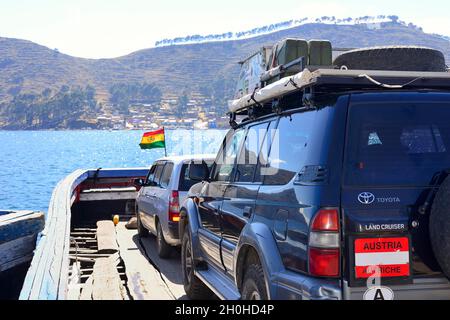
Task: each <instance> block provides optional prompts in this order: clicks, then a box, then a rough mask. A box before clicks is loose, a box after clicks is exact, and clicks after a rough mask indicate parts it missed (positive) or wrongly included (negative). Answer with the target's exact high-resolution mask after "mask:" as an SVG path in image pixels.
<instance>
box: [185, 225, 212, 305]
mask: <svg viewBox="0 0 450 320" xmlns="http://www.w3.org/2000/svg"><path fill="white" fill-rule="evenodd" d="M181 268H182V273H183V286H184V291H185V292H186V295H187V296H188V298H189V299H192V300H205V299H210V298H211V297H213V295H214V294H213V293H212V292H211V290H209V288H208V287H207V286H206V285H205V284H204V283H203V282H202V281H201V280H200V279H199V278H197V277H196V276H195V274H194V257H193V255H192V241H191V233H190V231H189V229H188V227H186V231H185V232H184V235H183V240H182V241H181Z"/></svg>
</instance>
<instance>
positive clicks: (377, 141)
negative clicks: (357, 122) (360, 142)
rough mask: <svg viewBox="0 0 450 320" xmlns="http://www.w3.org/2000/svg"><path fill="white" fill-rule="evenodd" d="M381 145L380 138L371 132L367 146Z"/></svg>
mask: <svg viewBox="0 0 450 320" xmlns="http://www.w3.org/2000/svg"><path fill="white" fill-rule="evenodd" d="M377 144H379V145H382V144H383V143H382V142H381V140H380V137H378V134H377V133H376V132H371V133H369V141H368V142H367V145H368V146H373V145H377Z"/></svg>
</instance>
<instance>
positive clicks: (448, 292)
mask: <svg viewBox="0 0 450 320" xmlns="http://www.w3.org/2000/svg"><path fill="white" fill-rule="evenodd" d="M388 287H389V288H390V289H391V290H392V291H393V292H394V300H450V282H449V281H448V280H447V279H446V278H444V277H433V278H430V277H428V278H415V279H414V281H413V283H412V284H409V285H398V286H389V285H388ZM366 290H367V288H366V287H357V288H350V287H348V283H347V282H345V281H344V290H343V292H344V299H347V300H361V299H363V295H364V293H365V292H366Z"/></svg>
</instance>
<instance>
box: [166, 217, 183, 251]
mask: <svg viewBox="0 0 450 320" xmlns="http://www.w3.org/2000/svg"><path fill="white" fill-rule="evenodd" d="M167 233H168V234H167V235H165V238H166V239H165V240H166V242H167V243H168V244H170V245H172V246H179V245H180V244H181V241H180V236H179V232H178V222H172V221H169V222H168V223H167Z"/></svg>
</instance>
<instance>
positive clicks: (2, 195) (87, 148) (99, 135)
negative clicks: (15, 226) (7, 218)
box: [0, 130, 226, 211]
mask: <svg viewBox="0 0 450 320" xmlns="http://www.w3.org/2000/svg"><path fill="white" fill-rule="evenodd" d="M142 133H143V131H0V211H1V209H3V210H24V209H30V210H42V211H47V208H48V203H49V200H50V197H51V194H52V190H53V188H54V187H55V185H56V183H57V182H58V181H59V180H61V179H63V178H64V177H65V176H67V175H68V174H69V173H71V172H73V171H74V170H76V169H79V168H82V169H95V168H99V167H102V168H122V167H128V168H130V167H149V166H150V165H151V163H152V162H153V161H154V160H156V159H157V158H159V157H161V156H164V149H153V150H141V149H140V148H139V142H140V139H141V136H142ZM225 133H226V131H224V130H207V131H201V130H200V131H194V130H166V145H167V153H168V155H182V154H192V153H216V152H217V150H218V148H219V146H220V143H221V141H222V139H223V136H224V135H225Z"/></svg>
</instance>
